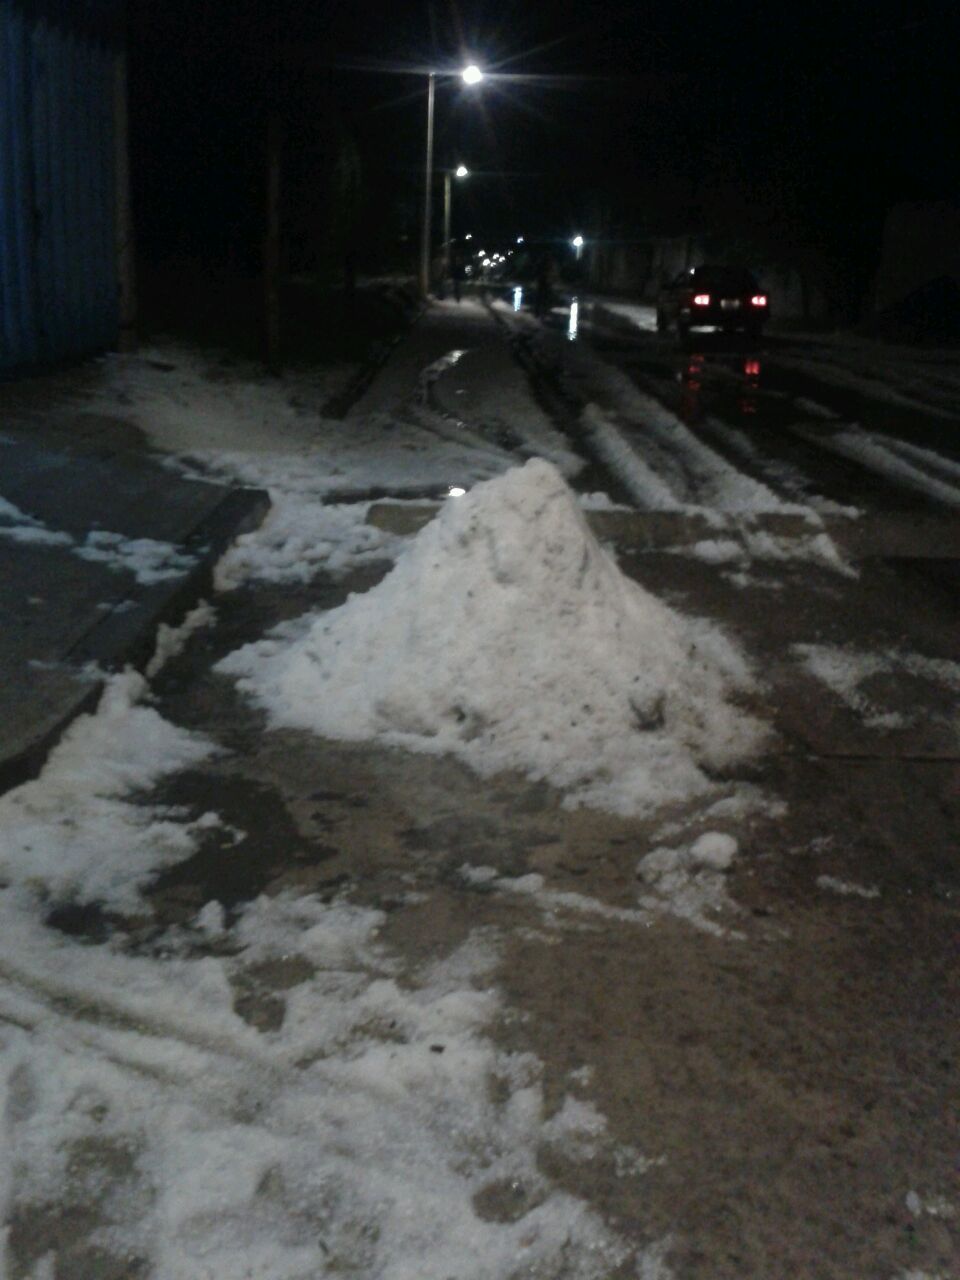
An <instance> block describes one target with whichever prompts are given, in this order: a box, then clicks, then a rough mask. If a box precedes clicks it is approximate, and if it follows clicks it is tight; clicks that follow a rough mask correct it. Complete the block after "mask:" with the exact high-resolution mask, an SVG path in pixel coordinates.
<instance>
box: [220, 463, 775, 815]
mask: <svg viewBox="0 0 960 1280" xmlns="http://www.w3.org/2000/svg"><path fill="white" fill-rule="evenodd" d="M220 669H221V670H223V671H225V672H228V673H230V674H233V675H235V676H237V677H239V680H240V685H241V687H242V688H243V689H244V690H245V691H246V692H247V693H248V694H249V695H250V696H251V697H253V698H254V699H255V700H256V701H257V702H258V703H259V704H260V705H261V706H262V707H264V708H265V709H266V710H267V712H268V715H269V718H270V722H271V724H273V725H275V726H288V727H296V728H302V729H309V730H312V731H314V732H315V733H317V734H320V735H323V736H326V737H330V738H336V739H345V740H355V741H362V740H379V741H381V742H383V743H385V744H390V745H396V746H403V747H407V748H410V749H413V750H417V751H426V752H433V753H440V752H451V753H453V754H455V755H456V756H458V757H460V758H461V759H463V760H464V761H466V762H467V763H468V764H469V765H470V766H471V767H473V768H474V769H476V770H477V771H478V772H479V773H481V774H491V773H494V772H496V771H499V770H505V769H514V770H520V771H522V772H523V773H525V774H526V775H527V776H529V777H530V778H532V779H537V780H539V779H544V780H546V781H548V782H550V783H552V784H553V785H554V786H556V787H559V788H562V789H564V790H566V791H567V792H568V795H567V802H568V803H570V804H577V803H588V804H592V805H596V806H598V807H602V808H607V809H611V810H613V811H615V812H619V813H625V814H626V813H638V812H641V811H643V810H645V809H649V808H651V807H653V806H655V805H657V804H659V803H662V802H664V801H667V800H674V799H677V798H681V797H686V796H690V795H695V794H699V793H702V792H704V791H706V790H707V789H708V788H709V785H710V784H709V782H708V779H707V777H706V776H705V774H704V773H703V771H702V769H701V766H703V765H706V766H708V767H710V768H717V767H722V766H724V765H727V764H729V763H731V762H733V761H734V760H736V759H738V758H741V757H743V756H744V755H746V754H748V753H749V752H750V751H752V750H754V749H755V748H756V746H757V744H758V741H759V739H760V737H761V729H760V726H759V725H758V724H757V722H756V721H755V720H753V719H752V718H751V717H750V716H748V715H746V714H745V713H744V712H743V711H741V710H739V709H737V708H735V707H734V706H733V705H732V704H731V701H730V695H731V693H733V692H735V691H737V690H743V689H746V688H749V687H750V683H751V681H750V676H749V673H748V670H747V667H746V665H745V663H744V661H743V659H742V658H741V656H740V655H739V653H738V652H737V650H736V649H735V648H734V646H733V645H731V644H730V642H729V641H728V640H726V639H725V638H724V637H723V636H721V635H720V634H719V633H718V632H717V631H716V630H715V629H713V628H711V627H709V626H708V625H706V624H704V623H702V622H698V621H695V620H692V619H688V618H684V617H682V616H680V615H679V614H677V613H675V612H674V611H672V610H670V609H669V608H667V607H666V606H665V605H663V604H661V603H660V602H659V601H658V600H657V599H656V598H655V597H654V596H652V595H651V594H650V593H649V592H647V591H645V590H644V589H643V588H641V587H640V586H638V585H637V584H636V583H634V582H632V581H631V580H629V579H628V578H626V577H625V576H624V575H623V574H622V573H621V572H620V570H619V569H618V567H617V565H616V563H615V562H614V560H613V559H612V557H611V556H610V555H609V554H608V553H607V552H606V551H605V550H604V549H603V548H602V547H601V546H600V545H599V543H598V542H597V541H596V539H595V538H594V536H593V534H592V533H591V531H590V529H589V527H588V526H587V524H586V521H585V519H584V517H583V514H582V512H581V511H580V510H579V508H578V505H577V502H576V499H575V498H574V495H573V494H572V493H571V491H570V490H569V488H568V487H567V485H566V484H565V483H564V481H563V479H562V477H561V476H560V474H559V472H558V471H557V470H556V468H555V467H553V466H552V465H551V464H549V463H547V462H544V461H543V460H541V459H534V460H532V461H531V462H529V463H527V465H526V466H524V467H522V468H517V469H514V470H512V471H509V472H507V473H506V474H505V475H503V476H501V477H498V478H496V479H494V480H490V481H487V482H486V483H483V484H478V485H477V486H476V487H475V488H474V489H473V490H472V491H471V492H470V493H468V494H467V495H465V496H464V497H462V498H459V499H454V500H451V501H449V502H448V504H447V505H446V506H445V508H444V510H443V511H442V512H441V514H440V516H439V517H438V518H437V519H436V520H434V521H433V522H432V523H431V524H429V525H428V526H427V527H426V528H425V529H423V530H422V531H421V532H420V534H419V535H418V536H417V538H416V539H415V540H414V541H413V542H412V543H411V544H410V546H409V547H408V548H407V550H406V551H405V552H404V554H403V555H402V556H401V558H400V559H399V561H398V563H397V565H396V566H395V568H394V569H393V571H392V572H391V573H390V574H389V575H388V576H387V577H386V578H385V579H384V580H383V581H382V582H381V583H380V584H379V585H378V586H377V587H375V588H374V589H373V590H371V591H369V592H367V593H366V594H364V595H359V596H353V597H351V598H350V599H349V600H348V601H347V602H346V604H344V605H343V606H341V607H340V608H339V609H336V610H333V611H331V612H329V613H326V614H320V615H316V616H313V617H310V618H307V619H304V620H301V621H300V623H298V624H296V625H294V626H288V627H285V628H283V629H281V630H280V631H278V632H277V633H275V634H274V635H273V636H272V637H270V638H268V639H266V640H262V641H259V642H258V643H256V644H252V645H248V646H246V647H245V648H244V649H241V650H239V651H238V652H236V653H234V654H231V655H230V656H229V657H228V658H226V659H225V660H224V661H223V662H222V663H221V665H220Z"/></svg>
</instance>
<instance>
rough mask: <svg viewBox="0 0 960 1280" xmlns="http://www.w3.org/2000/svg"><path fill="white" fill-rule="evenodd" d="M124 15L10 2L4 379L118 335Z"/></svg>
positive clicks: (4, 2) (1, 196)
mask: <svg viewBox="0 0 960 1280" xmlns="http://www.w3.org/2000/svg"><path fill="white" fill-rule="evenodd" d="M119 11H120V6H119V5H118V4H107V3H105V2H104V3H99V4H95V3H78V4H76V5H74V6H71V5H65V4H61V5H58V6H52V5H49V4H45V3H33V4H31V3H22V2H19V0H0V66H2V68H3V70H4V75H3V76H2V78H0V371H10V370H13V369H18V368H21V367H26V366H31V365H37V364H47V363H51V362H55V361H59V360H63V359H65V358H68V357H71V356H78V355H83V354H86V353H88V352H93V351H97V350H102V349H103V348H105V347H108V346H110V345H111V344H112V343H113V342H114V340H115V338H116V333H117V325H118V306H117V271H116V242H115V202H116V194H115V171H114V161H115V157H114V147H115V133H114V129H115V125H114V75H115V53H116V46H115V36H116V32H117V21H116V20H117V18H118V15H119Z"/></svg>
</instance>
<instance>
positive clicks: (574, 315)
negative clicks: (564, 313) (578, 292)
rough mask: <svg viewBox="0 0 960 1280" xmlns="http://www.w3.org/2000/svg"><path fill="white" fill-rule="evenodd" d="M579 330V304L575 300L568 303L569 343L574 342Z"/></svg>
mask: <svg viewBox="0 0 960 1280" xmlns="http://www.w3.org/2000/svg"><path fill="white" fill-rule="evenodd" d="M579 328H580V302H579V300H578V299H577V298H574V300H573V301H572V302H571V303H570V322H569V324H568V325H567V337H568V338H569V339H570V341H571V342H575V341H576V337H577V331H578V329H579Z"/></svg>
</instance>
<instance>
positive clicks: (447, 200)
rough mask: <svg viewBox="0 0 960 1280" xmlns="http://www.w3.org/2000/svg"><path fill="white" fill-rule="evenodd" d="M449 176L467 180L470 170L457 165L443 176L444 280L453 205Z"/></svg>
mask: <svg viewBox="0 0 960 1280" xmlns="http://www.w3.org/2000/svg"><path fill="white" fill-rule="evenodd" d="M451 176H453V177H454V178H468V177H469V176H470V170H469V169H468V168H467V166H466V165H465V164H458V165H457V167H456V169H454V171H453V174H452V175H451V173H450V170H449V169H447V170H446V171H445V172H444V175H443V276H444V279H446V278H447V276H449V274H450V206H451V204H452V203H453V199H452V193H451V190H450V188H451V186H452V185H453V184H452V183H451V181H450V178H451Z"/></svg>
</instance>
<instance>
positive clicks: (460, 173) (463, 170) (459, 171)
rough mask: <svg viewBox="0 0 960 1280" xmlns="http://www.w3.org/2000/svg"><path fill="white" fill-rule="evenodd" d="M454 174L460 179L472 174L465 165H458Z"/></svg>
mask: <svg viewBox="0 0 960 1280" xmlns="http://www.w3.org/2000/svg"><path fill="white" fill-rule="evenodd" d="M454 172H455V173H456V175H457V177H458V178H466V177H467V175H468V174H469V173H470V170H469V169H468V168H467V166H466V165H465V164H458V165H457V167H456V169H455V170H454Z"/></svg>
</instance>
